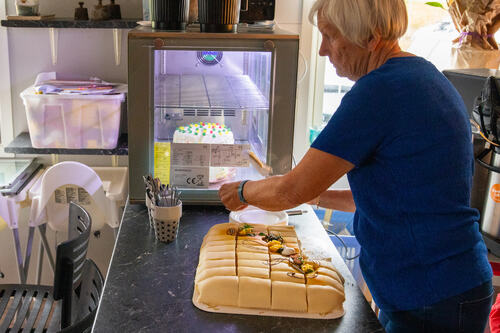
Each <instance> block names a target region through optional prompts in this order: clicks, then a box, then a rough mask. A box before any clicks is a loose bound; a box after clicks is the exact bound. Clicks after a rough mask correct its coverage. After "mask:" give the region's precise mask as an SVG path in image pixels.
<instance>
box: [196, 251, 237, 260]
mask: <svg viewBox="0 0 500 333" xmlns="http://www.w3.org/2000/svg"><path fill="white" fill-rule="evenodd" d="M235 258H236V257H235V253H234V250H233V251H223V252H206V251H201V253H200V262H202V261H204V260H219V259H233V260H235Z"/></svg>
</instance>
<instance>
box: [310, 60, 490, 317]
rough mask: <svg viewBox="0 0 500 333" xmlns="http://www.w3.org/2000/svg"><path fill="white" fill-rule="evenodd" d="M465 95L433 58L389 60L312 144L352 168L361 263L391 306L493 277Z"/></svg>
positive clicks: (441, 295) (425, 300) (357, 87)
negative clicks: (476, 194) (474, 189)
mask: <svg viewBox="0 0 500 333" xmlns="http://www.w3.org/2000/svg"><path fill="white" fill-rule="evenodd" d="M471 138H472V136H471V131H470V124H469V120H468V114H467V111H466V109H465V105H464V104H463V101H462V99H461V98H460V95H459V94H458V92H457V91H456V90H455V89H454V87H453V86H452V85H451V83H450V82H449V81H448V80H447V79H446V78H445V77H444V76H443V75H442V74H441V73H440V72H439V71H438V70H437V69H436V68H435V67H434V66H433V65H432V64H431V63H429V62H428V61H426V60H425V59H423V58H419V57H402V58H391V59H389V60H388V61H387V62H386V63H385V64H384V65H382V66H381V67H379V68H378V69H376V70H374V71H371V72H370V73H368V74H367V75H365V76H363V77H362V78H360V79H359V80H358V81H357V82H356V83H355V84H354V86H353V87H352V89H351V90H350V91H349V92H348V93H347V94H346V95H345V96H344V98H343V99H342V103H341V104H340V106H339V108H338V109H337V111H336V112H335V114H334V115H333V117H332V119H331V120H330V122H329V123H328V124H327V126H326V128H325V129H324V130H323V131H322V132H321V134H320V135H319V136H318V138H317V139H316V140H315V141H314V143H313V144H312V147H313V148H316V149H319V150H321V151H324V152H327V153H330V154H332V155H335V156H338V157H340V158H343V159H345V160H347V161H349V162H351V163H353V164H354V166H355V167H354V169H352V170H351V171H350V172H349V173H348V175H347V176H348V180H349V184H350V187H351V190H352V193H353V196H354V201H355V203H356V213H355V216H354V231H355V235H356V238H357V239H358V241H359V243H360V244H361V247H362V250H361V256H360V265H361V269H362V271H363V276H364V278H365V280H366V283H367V284H368V287H369V288H370V292H371V293H372V295H373V297H374V299H375V302H376V303H377V305H378V306H379V307H380V308H381V309H382V310H385V311H396V310H411V309H416V308H420V307H423V306H424V305H430V304H433V303H436V302H438V301H441V300H443V299H446V298H449V297H452V296H455V295H458V294H461V293H462V292H465V291H467V290H469V289H471V288H474V287H477V286H479V285H480V284H482V283H483V282H486V281H488V280H489V279H491V277H492V271H491V267H490V265H489V263H488V260H487V250H486V247H485V245H484V242H483V240H482V238H481V234H480V232H479V223H478V220H479V214H478V212H477V210H476V209H473V208H471V207H470V204H469V202H470V191H471V185H472V175H473V168H474V164H473V163H474V160H473V153H472V143H471Z"/></svg>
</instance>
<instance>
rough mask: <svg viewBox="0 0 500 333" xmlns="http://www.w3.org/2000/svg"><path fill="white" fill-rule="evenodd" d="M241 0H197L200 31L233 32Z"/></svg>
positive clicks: (238, 16) (237, 19)
mask: <svg viewBox="0 0 500 333" xmlns="http://www.w3.org/2000/svg"><path fill="white" fill-rule="evenodd" d="M240 7H241V0H198V19H199V21H200V30H201V32H235V31H236V28H237V24H238V21H239V20H240Z"/></svg>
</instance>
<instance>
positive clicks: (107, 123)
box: [21, 85, 127, 149]
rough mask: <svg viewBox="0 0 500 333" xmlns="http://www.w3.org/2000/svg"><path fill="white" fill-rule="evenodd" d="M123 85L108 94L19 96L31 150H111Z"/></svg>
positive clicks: (29, 90) (30, 90)
mask: <svg viewBox="0 0 500 333" xmlns="http://www.w3.org/2000/svg"><path fill="white" fill-rule="evenodd" d="M126 92H127V85H120V86H119V87H118V88H117V89H116V93H115V94H110V95H56V94H54V95H53V94H37V93H36V90H35V88H34V87H30V88H27V89H26V90H24V91H23V92H22V93H21V98H22V99H23V102H24V105H25V108H26V117H27V119H28V128H29V132H30V136H31V144H32V145H33V147H35V148H73V149H85V148H94V149H95V148H102V149H113V148H115V147H116V145H117V142H118V135H119V132H120V116H121V109H122V105H124V102H125V94H126Z"/></svg>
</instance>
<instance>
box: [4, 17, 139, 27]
mask: <svg viewBox="0 0 500 333" xmlns="http://www.w3.org/2000/svg"><path fill="white" fill-rule="evenodd" d="M141 20H142V19H140V18H138V19H122V20H104V21H93V20H74V19H72V18H52V19H47V20H2V21H1V25H2V26H3V27H9V28H78V29H133V28H135V27H136V26H137V25H138V24H137V21H141Z"/></svg>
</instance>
